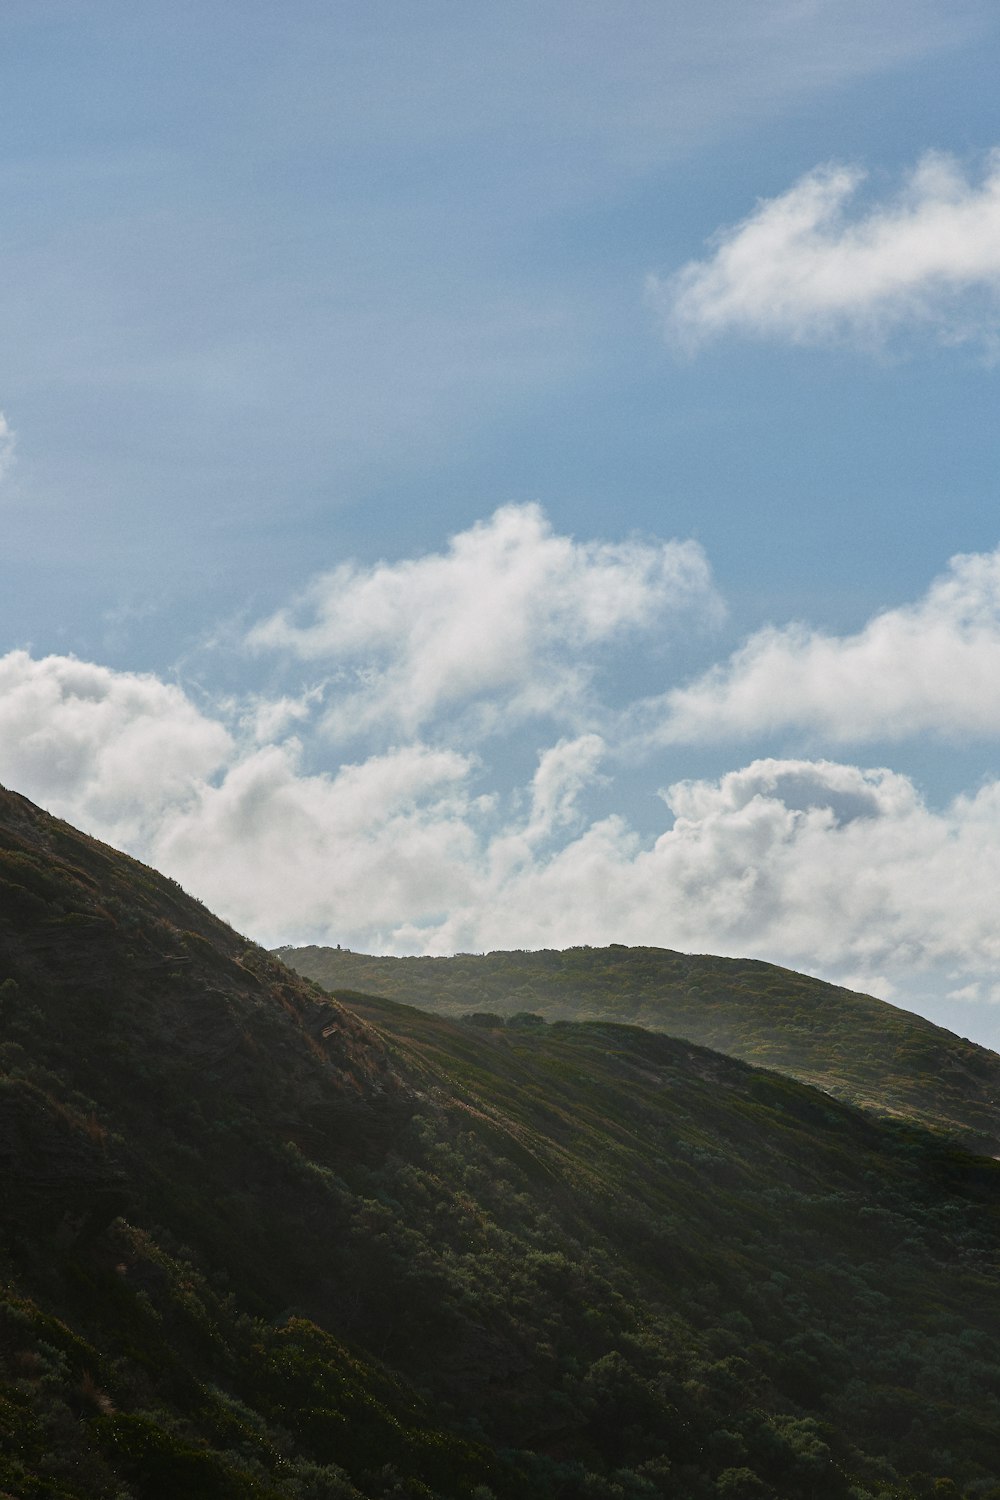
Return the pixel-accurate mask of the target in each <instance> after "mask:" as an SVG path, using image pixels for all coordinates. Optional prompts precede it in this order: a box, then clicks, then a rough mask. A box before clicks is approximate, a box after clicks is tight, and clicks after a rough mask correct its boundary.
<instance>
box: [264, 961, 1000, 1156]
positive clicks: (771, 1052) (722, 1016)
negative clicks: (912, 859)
mask: <svg viewBox="0 0 1000 1500" xmlns="http://www.w3.org/2000/svg"><path fill="white" fill-rule="evenodd" d="M275 952H276V953H277V954H278V955H279V956H280V957H281V958H282V961H283V962H285V963H287V964H289V965H290V966H291V967H292V968H295V969H296V971H297V972H299V973H301V974H303V975H304V976H305V977H306V978H309V979H312V980H314V981H315V982H316V983H318V984H320V985H321V986H322V987H323V988H324V989H325V990H327V992H328V993H331V994H336V993H337V992H338V990H340V989H355V990H361V991H366V992H369V993H372V994H381V995H385V996H386V997H387V998H390V999H402V1000H405V1001H406V1002H407V1003H409V1004H413V1005H417V1006H420V1007H422V1008H423V1009H428V1010H432V1011H434V1012H435V1013H437V1014H442V1015H451V1016H461V1015H463V1014H467V1013H470V1012H475V1011H477V1010H482V1011H487V1010H489V1011H493V1012H495V1013H496V1014H497V1015H499V1016H505V1017H510V1016H512V1015H515V1014H517V1013H518V1012H519V1011H527V1012H529V1013H530V1012H534V1013H537V1014H538V1015H540V1016H542V1017H543V1018H544V1019H547V1020H550V1021H551V1020H573V1019H575V1020H596V1019H602V1018H603V1019H607V1020H617V1021H623V1022H626V1023H628V1024H632V1025H641V1026H645V1027H647V1028H648V1029H651V1030H656V1031H663V1032H666V1033H667V1034H669V1035H674V1036H680V1037H684V1038H686V1039H687V1040H689V1041H693V1042H697V1043H698V1044H699V1045H701V1046H707V1047H711V1048H713V1049H715V1050H717V1051H720V1052H725V1053H727V1054H728V1055H729V1056H732V1057H738V1058H741V1059H742V1060H743V1061H745V1062H751V1063H755V1064H757V1065H758V1066H762V1067H770V1068H775V1069H776V1070H777V1071H779V1072H783V1073H786V1074H787V1075H788V1076H790V1077H793V1078H797V1079H798V1080H799V1081H800V1082H804V1083H809V1084H812V1085H814V1086H816V1087H819V1088H822V1089H824V1090H825V1091H826V1092H828V1093H830V1094H832V1095H833V1096H834V1097H836V1098H840V1099H845V1100H847V1101H848V1102H851V1103H854V1104H858V1105H860V1106H862V1107H865V1108H868V1109H870V1110H872V1111H874V1112H875V1113H879V1114H882V1115H886V1116H892V1115H897V1116H899V1117H901V1118H913V1119H919V1120H921V1121H923V1122H924V1123H925V1124H929V1125H932V1126H934V1127H935V1128H940V1129H942V1130H946V1131H948V1132H949V1133H951V1134H953V1135H955V1136H957V1137H958V1138H960V1139H962V1140H963V1141H965V1143H966V1144H968V1145H969V1146H970V1147H972V1148H974V1149H977V1150H981V1151H984V1152H987V1153H988V1154H990V1155H995V1154H998V1153H1000V1055H998V1054H997V1053H995V1052H992V1051H991V1050H990V1049H989V1048H986V1047H982V1046H980V1045H979V1044H977V1043H975V1042H971V1041H969V1040H968V1039H967V1038H964V1037H959V1036H957V1035H956V1034H955V1033H953V1032H950V1031H948V1030H947V1029H946V1028H944V1027H941V1026H937V1025H936V1024H935V1023H934V1022H932V1021H929V1020H927V1019H926V1017H923V1016H920V1015H917V1014H916V1013H914V1012H911V1011H906V1010H903V1009H902V1008H900V1007H898V1006H894V1005H891V1004H890V1003H889V1002H887V1001H884V1000H877V999H875V998H874V997H873V996H870V995H863V994H860V993H858V992H856V991H852V990H847V989H845V988H843V987H842V986H839V985H831V984H828V983H826V982H825V981H823V980H819V979H815V978H812V977H811V976H809V975H805V974H799V973H796V972H795V971H794V970H791V969H784V968H781V967H779V966H778V965H775V964H768V963H766V962H764V961H762V960H759V959H727V958H717V957H714V956H711V955H703V954H681V953H675V952H673V951H672V950H670V949H664V948H650V947H633V948H629V947H626V946H624V945H622V944H612V945H611V946H610V947H607V948H583V947H577V948H570V949H565V950H557V949H542V950H539V951H537V952H528V951H524V950H513V951H498V952H495V953H489V954H459V955H456V956H455V957H453V958H390V957H382V958H380V957H373V956H369V955H367V954H357V953H352V952H350V951H348V950H343V949H337V948H326V947H319V946H315V945H310V946H305V947H301V948H294V947H291V946H289V947H284V948H279V949H276V950H275Z"/></svg>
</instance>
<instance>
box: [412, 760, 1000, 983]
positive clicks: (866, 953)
mask: <svg viewBox="0 0 1000 1500" xmlns="http://www.w3.org/2000/svg"><path fill="white" fill-rule="evenodd" d="M665 798H666V801H667V803H668V804H669V806H670V808H671V810H672V811H673V813H674V815H675V819H674V823H673V826H672V827H671V828H670V829H669V830H667V831H666V832H665V833H663V834H662V835H661V836H660V838H659V839H657V841H656V843H655V844H654V845H653V847H652V848H647V847H644V846H643V845H642V844H641V843H640V841H639V839H638V838H637V837H636V835H635V834H634V833H633V832H632V831H631V830H630V829H629V828H628V827H627V826H626V825H625V824H624V822H623V821H622V820H621V819H619V818H608V819H604V820H603V821H601V822H598V823H595V824H593V825H591V826H590V827H588V828H586V829H585V830H584V831H583V832H582V833H581V834H580V835H579V836H578V837H576V838H574V839H573V840H571V841H569V842H567V843H565V844H564V845H563V846H562V847H560V848H559V849H557V850H556V851H555V852H554V853H551V854H549V855H547V856H540V857H537V858H536V859H534V860H533V861H531V862H530V863H524V864H521V865H520V866H518V867H517V868H516V869H513V870H504V871H502V872H501V873H500V875H499V878H498V877H497V876H496V875H492V876H491V875H490V873H487V874H486V875H485V876H484V877H482V878H480V879H479V880H475V879H473V880H472V881H470V891H469V897H468V899H467V901H466V902H465V903H464V904H463V905H462V906H460V907H457V908H455V909H453V910H452V911H451V912H450V913H449V916H448V918H447V920H446V921H445V922H443V923H441V924H438V925H436V926H435V925H430V926H428V925H426V924H424V925H420V924H417V923H411V924H408V925H407V924H403V925H401V927H400V928H399V929H397V932H396V934H394V941H395V945H396V946H397V947H402V948H404V949H405V948H406V947H407V946H415V947H422V948H425V949H427V950H428V951H431V952H450V951H454V950H456V949H462V950H469V949H490V948H494V947H508V946H524V947H529V948H531V947H540V946H557V947H559V946H565V945H568V944H573V943H591V944H602V943H607V942H613V941H614V942H625V943H639V944H642V943H647V944H653V945H660V946H666V947H675V948H678V949H681V950H686V951H695V952H710V953H722V954H727V953H728V954H732V955H743V956H751V957H758V958H765V959H768V960H770V961H772V962H778V963H784V964H787V965H789V966H790V967H797V968H803V969H806V970H809V971H810V972H814V973H815V972H821V973H824V974H825V975H827V976H828V977H831V978H836V979H838V980H839V981H840V982H842V983H846V982H850V983H851V984H852V985H855V986H857V987H860V988H868V989H871V990H876V991H878V992H879V993H881V994H886V993H888V992H890V991H891V990H892V989H893V988H896V989H901V990H903V991H904V993H905V992H906V991H907V990H908V991H909V992H910V993H911V994H912V993H913V992H914V989H915V988H916V989H918V990H919V988H921V987H924V986H925V985H927V984H928V983H931V982H932V977H933V976H935V975H938V976H940V974H941V973H942V972H945V971H946V972H947V973H949V974H951V975H952V976H954V975H956V974H957V975H961V976H964V977H965V978H966V979H967V981H968V983H969V984H970V985H972V986H978V985H979V984H980V982H981V976H982V975H983V974H987V975H988V974H989V973H991V972H992V971H993V970H995V966H996V964H997V961H998V960H1000V935H998V932H997V927H996V918H995V900H994V891H995V889H996V882H997V880H998V878H1000V785H998V784H997V783H992V784H991V785H989V786H987V787H986V788H984V789H983V790H982V791H981V792H980V793H979V794H978V796H976V797H974V798H959V799H957V800H956V801H955V802H954V803H953V804H952V805H951V806H950V807H949V808H947V809H945V810H944V811H942V812H934V811H932V810H930V809H928V808H927V807H926V806H925V805H924V803H923V802H922V801H921V798H920V796H919V794H918V793H917V791H916V789H915V788H914V786H913V784H912V783H911V782H910V781H909V780H908V779H907V778H906V777H904V776H901V775H898V774H896V773H893V772H891V771H888V770H874V771H865V770H862V769H859V768H857V767H853V766H845V765H838V764H835V763H831V762H826V761H817V762H810V761H773V760H772V761H757V762H754V763H753V764H751V765H750V766H748V767H746V768H745V769H744V770H742V771H735V772H731V773H729V774H728V775H726V776H723V777H722V778H721V779H720V780H719V781H717V782H712V781H694V782H684V783H679V784H678V785H676V786H673V787H671V788H670V789H669V790H668V791H667V792H666V793H665ZM973 976H975V977H973ZM939 983H940V979H939V977H938V978H933V984H934V985H935V986H938V985H939ZM950 983H951V984H954V977H952V979H951V980H950ZM967 993H968V994H973V993H976V994H978V993H980V990H979V989H978V988H974V989H969V990H968V992H967Z"/></svg>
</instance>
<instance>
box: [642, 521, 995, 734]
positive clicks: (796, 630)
mask: <svg viewBox="0 0 1000 1500" xmlns="http://www.w3.org/2000/svg"><path fill="white" fill-rule="evenodd" d="M998 684H1000V549H998V550H997V551H995V552H989V553H974V554H969V555H965V556H959V557H954V558H952V560H951V562H950V563H949V566H948V570H947V572H946V573H945V574H943V575H942V576H941V577H940V578H938V579H936V580H935V581H934V583H933V584H932V585H931V587H930V589H929V590H928V592H927V593H926V595H925V596H924V597H923V598H922V599H920V600H919V601H918V602H917V603H915V604H912V605H906V606H904V607H901V608H898V609H890V610H885V611H884V612H883V613H881V614H879V615H876V616H875V617H874V619H872V620H870V621H869V622H868V624H867V625H865V627H864V629H862V630H860V631H859V632H858V633H857V634H855V635H849V636H831V635H825V634H823V633H822V632H820V631H815V630H810V629H809V628H808V627H806V626H804V625H787V626H783V627H781V628H775V627H769V628H767V629H765V630H761V631H758V632H757V633H756V634H754V635H752V636H751V637H750V639H749V640H748V641H747V642H746V644H745V645H744V646H742V647H741V649H740V650H738V651H737V652H736V653H735V654H734V655H733V656H732V657H731V658H730V660H729V661H728V663H726V664H725V665H724V666H717V667H715V668H713V669H712V670H711V671H710V672H708V673H707V674H706V675H705V676H703V677H701V678H699V679H698V680H697V681H696V682H693V683H691V684H689V685H688V686H685V687H682V688H676V689H674V690H673V691H672V692H670V693H668V694H667V696H666V698H665V700H663V705H662V707H663V710H664V717H663V721H662V727H661V731H660V733H661V735H662V738H663V739H664V740H666V741H668V742H681V741H684V742H697V741H704V740H715V739H724V738H737V739H738V738H745V737H748V736H751V735H757V734H761V733H769V732H774V731H777V730H782V729H788V728H795V729H803V730H806V731H808V732H809V733H810V734H813V735H822V736H824V737H825V738H826V739H827V740H828V741H832V742H835V743H837V744H847V743H857V744H860V743H864V742H866V741H871V740H880V741H885V740H898V739H902V738H904V737H907V736H911V735H917V734H930V735H935V736H938V737H941V738H944V739H951V740H958V739H963V740H966V739H968V738H969V737H977V738H985V737H992V736H995V735H998V734H1000V692H998V690H997V685H998Z"/></svg>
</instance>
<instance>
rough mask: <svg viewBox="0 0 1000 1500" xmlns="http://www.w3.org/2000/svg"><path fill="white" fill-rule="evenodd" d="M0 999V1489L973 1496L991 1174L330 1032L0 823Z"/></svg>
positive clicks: (541, 1063)
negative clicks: (0, 1184)
mask: <svg viewBox="0 0 1000 1500" xmlns="http://www.w3.org/2000/svg"><path fill="white" fill-rule="evenodd" d="M0 964H2V968H0V1000H2V1004H3V1033H2V1036H3V1041H2V1047H0V1164H2V1167H3V1172H4V1187H5V1193H4V1200H3V1202H4V1210H3V1216H2V1234H0V1491H3V1492H6V1493H7V1494H10V1495H14V1496H17V1497H18V1500H22V1497H34V1496H38V1497H44V1500H50V1497H55V1500H60V1497H62V1500H83V1497H87V1500H91V1497H94V1500H174V1497H176V1496H180V1495H184V1496H189V1497H191V1500H236V1497H242V1496H254V1497H262V1500H325V1497H332V1500H357V1497H358V1496H362V1497H370V1500H390V1497H395V1500H410V1497H413V1500H420V1497H423V1500H429V1497H440V1500H489V1497H490V1496H491V1495H492V1496H494V1497H496V1500H508V1497H509V1500H514V1497H518V1500H521V1497H526V1500H653V1497H658V1496H662V1497H668V1496H669V1497H681V1496H682V1497H685V1500H723V1497H728V1500H738V1497H741V1496H776V1497H787V1500H806V1497H817V1496H819V1497H829V1500H852V1497H853V1500H865V1497H873V1500H874V1497H883V1496H893V1497H900V1500H903V1497H913V1500H917V1497H922V1496H924V1495H929V1494H941V1493H945V1494H947V1493H955V1488H954V1487H955V1486H957V1487H959V1493H961V1492H962V1490H963V1489H964V1490H965V1491H966V1492H967V1493H968V1494H969V1495H970V1496H972V1495H973V1494H974V1495H976V1496H978V1497H982V1500H987V1497H991V1496H992V1497H994V1500H995V1497H996V1496H998V1495H1000V1352H998V1351H1000V1200H998V1192H997V1189H998V1187H1000V1166H998V1165H997V1164H996V1163H994V1162H992V1161H990V1160H986V1159H983V1158H978V1157H975V1156H971V1155H968V1154H966V1153H964V1152H962V1151H960V1150H958V1149H957V1148H955V1147H954V1146H953V1145H951V1144H949V1143H948V1142H946V1141H944V1140H942V1139H940V1138H937V1137H934V1136H932V1135H930V1134H928V1133H927V1132H925V1131H923V1130H920V1129H917V1128H915V1127H912V1126H905V1125H900V1124H897V1123H892V1122H882V1121H878V1120H875V1119H872V1118H869V1117H866V1116H865V1115H863V1114H861V1113H859V1112H858V1111H856V1110H854V1109H852V1108H849V1107H847V1106H845V1105H842V1104H840V1103H838V1102H836V1101H834V1100H832V1099H830V1098H828V1097H826V1096H824V1095H821V1094H819V1093H818V1092H817V1091H815V1090H812V1089H809V1088H806V1087H804V1086H802V1085H799V1084H796V1083H794V1082H792V1081H790V1080H787V1079H784V1078H782V1077H780V1076H778V1075H776V1074H773V1073H764V1072H761V1071H759V1070H757V1069H754V1068H752V1067H749V1066H747V1065H745V1064H742V1063H740V1062H737V1061H734V1060H732V1059H728V1058H725V1057H723V1056H721V1055H720V1054H718V1053H714V1052H711V1051H707V1050H705V1049H703V1048H700V1047H696V1046H692V1045H691V1044H689V1043H686V1042H682V1041H677V1040H674V1039H672V1038H669V1037H666V1036H662V1035H659V1036H658V1035H652V1034H650V1033H648V1032H644V1031H642V1030H639V1029H637V1028H634V1027H628V1026H622V1025H617V1024H607V1023H590V1024H554V1025H551V1026H548V1025H544V1024H541V1023H537V1022H535V1023H530V1022H529V1023H526V1024H508V1025H497V1024H496V1023H493V1024H490V1025H486V1026H484V1025H474V1024H461V1023H456V1022H453V1021H449V1020H447V1019H443V1018H439V1017H434V1016H430V1015H427V1014H424V1013H423V1012H420V1011H417V1010H414V1009H412V1008H410V1007H406V1006H400V1005H397V1004H394V1003H392V1002H388V1001H384V1000H376V999H369V998H366V997H364V996H360V995H346V996H344V998H343V1000H342V1001H341V1002H340V1003H336V1002H333V1001H327V1000H324V999H322V998H320V997H318V996H317V995H316V992H315V991H314V990H313V989H312V988H311V987H310V986H308V985H307V984H306V983H305V982H304V981H301V980H299V979H297V978H296V977H295V976H294V975H292V974H291V973H290V972H289V971H288V970H286V969H285V968H283V967H282V965H280V964H279V963H278V962H277V961H276V960H274V959H273V958H271V957H269V956H268V955H266V954H264V953H262V952H261V951H260V950H258V949H255V948H254V947H253V946H252V945H248V944H247V943H246V942H245V941H244V940H243V939H241V938H239V937H238V936H237V935H236V934H235V933H233V932H231V931H230V930H229V929H228V928H226V927H224V926H223V924H221V923H219V922H217V921H216V920H215V919H214V918H213V917H211V916H210V914H209V913H207V912H206V911H205V910H204V909H203V908H202V907H200V906H199V905H198V904H197V903H196V902H193V901H191V900H190V899H189V898H188V897H186V896H185V895H184V894H183V892H181V891H180V890H179V889H178V887H176V886H175V885H173V884H172V883H171V882H169V881H167V880H165V879H163V878H162V877H160V876H158V875H156V874H155V873H154V872H152V871H150V870H148V869H145V868H144V867H142V866H140V865H137V864H135V863H134V862H133V861H130V860H127V859H125V858H124V857H123V856H121V855H118V854H115V853H114V852H113V851H111V850H108V849H107V848H105V847H103V846H101V845H99V844H96V843H94V842H93V841H92V840H90V839H87V838H85V837H84V836H83V835H81V834H78V833H76V832H74V831H73V830H72V829H70V828H68V827H67V826H66V825H65V824H61V823H58V822H56V821H55V820H52V819H49V818H47V817H45V815H44V814H42V813H40V812H39V811H38V810H37V809H35V808H33V807H32V806H31V805H30V804H29V803H26V802H25V801H23V799H20V798H17V797H14V796H12V795H10V794H0ZM949 1485H951V1486H952V1488H949Z"/></svg>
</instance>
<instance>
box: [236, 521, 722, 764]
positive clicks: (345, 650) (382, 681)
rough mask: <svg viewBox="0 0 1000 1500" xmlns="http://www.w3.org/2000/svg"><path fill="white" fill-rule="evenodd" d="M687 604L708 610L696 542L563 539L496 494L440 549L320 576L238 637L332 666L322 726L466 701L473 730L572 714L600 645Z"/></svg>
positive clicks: (417, 714) (373, 723)
mask: <svg viewBox="0 0 1000 1500" xmlns="http://www.w3.org/2000/svg"><path fill="white" fill-rule="evenodd" d="M691 606H696V607H698V608H699V609H700V610H702V611H704V612H708V613H715V612H717V611H718V609H719V604H718V600H717V598H716V596H715V594H714V593H713V590H712V586H711V580H710V575H709V569H708V564H707V561H706V559H705V556H704V553H703V552H702V551H701V549H700V548H699V547H698V546H697V544H695V543H693V542H658V541H638V540H632V541H626V542H620V543H610V542H577V541H574V540H573V539H572V538H571V537H567V536H560V535H558V534H557V533H555V532H554V531H553V529H552V527H551V526H550V525H549V523H548V521H547V520H546V518H545V515H544V514H543V512H542V510H541V509H540V507H539V506H537V505H510V506H505V507H503V508H502V509H500V510H498V511H497V512H496V514H495V515H494V516H492V518H491V519H490V520H488V521H484V522H481V523H479V524H477V525H475V526H473V527H471V528H470V529H469V530H467V531H463V532H461V533H459V534H458V535H457V536H455V537H453V538H452V540H451V542H450V544H449V546H448V549H447V550H446V551H445V552H441V553H434V554H431V555H429V556H425V557H421V558H418V559H415V560H405V561H403V562H398V563H378V564H376V565H375V566H374V567H370V568H362V567H359V566H356V565H354V564H352V563H346V564H344V565H342V566H341V567H338V568H335V569H334V570H333V571H332V572H329V573H324V574H321V575H320V576H319V577H318V578H316V579H314V580H313V582H312V583H311V584H310V586H309V587H308V589H307V590H306V592H305V593H304V594H303V596H302V597H301V598H300V599H299V600H298V601H297V603H296V605H295V606H294V608H292V609H286V610H281V611H279V612H278V613H277V614H275V615H273V616H272V617H271V618H270V619H268V620H265V621H263V622H262V623H261V624H259V625H257V626H256V627H255V628H254V629H253V630H252V631H251V633H250V636H249V641H250V644H251V646H253V647H255V648H258V649H264V648H268V649H275V650H281V651H285V652H290V653H292V654H293V655H294V656H296V657H298V658H301V659H304V660H307V661H314V662H321V663H323V664H324V665H325V666H326V667H327V668H328V669H331V670H332V669H336V670H337V671H338V672H339V685H340V691H339V695H338V697H337V698H336V701H335V702H334V704H333V706H332V707H331V709H330V711H329V713H328V715H327V720H326V723H327V728H328V729H329V730H330V731H331V732H332V733H333V734H335V735H337V736H347V735H350V734H356V733H361V732H364V731H366V730H370V729H372V728H375V727H378V726H388V727H392V728H394V729H396V730H398V731H401V732H402V733H403V734H406V735H412V734H415V733H417V732H418V731H419V730H420V728H421V727H422V726H423V725H425V724H426V723H427V722H428V721H429V720H430V719H431V718H432V717H433V716H435V715H439V714H446V713H449V712H452V711H464V712H465V713H466V714H468V712H469V710H470V707H471V708H473V709H474V710H475V712H476V714H477V716H478V719H479V721H480V724H481V726H482V727H486V728H488V727H489V725H490V723H491V722H492V721H495V720H496V719H497V718H498V717H502V719H503V721H504V723H505V724H509V723H510V722H511V721H512V720H517V719H524V718H527V717H531V716H534V715H548V716H554V717H559V716H561V715H562V716H572V714H573V712H574V710H575V709H576V708H578V706H579V705H580V703H581V702H582V701H583V700H584V699H585V698H586V695H587V692H588V689H589V687H590V684H591V682H592V679H593V675H594V661H595V657H596V655H597V654H598V653H599V651H600V649H601V648H602V647H604V646H607V645H608V644H610V643H611V642H613V641H617V640H620V639H621V638H622V637H623V636H627V634H628V633H629V632H635V631H644V630H650V629H652V628H653V627H654V626H656V625H659V624H661V623H662V621H663V620H664V618H665V617H666V615H667V614H668V613H669V612H670V611H671V610H674V609H677V608H681V607H691Z"/></svg>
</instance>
